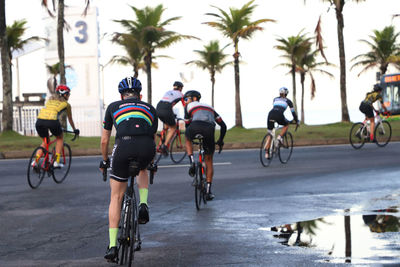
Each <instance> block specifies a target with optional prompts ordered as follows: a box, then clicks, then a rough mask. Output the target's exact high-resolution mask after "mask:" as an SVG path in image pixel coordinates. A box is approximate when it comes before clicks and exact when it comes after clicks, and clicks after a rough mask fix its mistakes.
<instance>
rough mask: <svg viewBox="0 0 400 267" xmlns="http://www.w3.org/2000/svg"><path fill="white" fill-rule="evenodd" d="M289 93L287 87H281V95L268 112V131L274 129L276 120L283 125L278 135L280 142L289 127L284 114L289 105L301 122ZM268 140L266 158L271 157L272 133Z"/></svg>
mask: <svg viewBox="0 0 400 267" xmlns="http://www.w3.org/2000/svg"><path fill="white" fill-rule="evenodd" d="M288 94H289V90H288V89H287V88H286V87H281V88H279V97H275V98H274V101H273V107H272V109H271V111H270V112H269V113H268V132H269V133H271V132H272V129H274V126H275V122H277V123H278V124H279V125H283V128H282V131H281V132H280V134H279V136H278V137H277V139H278V142H282V137H283V136H284V135H285V133H286V131H287V130H288V128H289V121H288V120H287V119H286V118H285V115H284V114H283V113H284V112H285V110H286V109H287V108H288V107H289V108H290V111H291V112H292V115H293V119H294V121H295V122H296V123H297V124H299V120H298V118H297V114H296V112H295V110H294V106H293V102H292V101H291V100H290V99H289V98H287V95H288ZM267 138H268V140H267V142H266V147H265V148H266V149H265V158H267V159H269V158H270V154H269V148H270V146H271V135H269V136H268V137H267Z"/></svg>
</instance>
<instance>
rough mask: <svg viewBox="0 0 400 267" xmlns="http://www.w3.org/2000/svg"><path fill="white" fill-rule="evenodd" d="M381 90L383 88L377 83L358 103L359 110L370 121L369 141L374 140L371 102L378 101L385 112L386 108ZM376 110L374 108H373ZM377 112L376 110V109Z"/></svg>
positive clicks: (373, 119)
mask: <svg viewBox="0 0 400 267" xmlns="http://www.w3.org/2000/svg"><path fill="white" fill-rule="evenodd" d="M382 90H383V88H382V87H381V86H380V85H379V84H375V85H374V90H373V91H371V92H368V93H367V94H366V96H365V99H364V100H363V101H361V104H360V107H359V109H360V111H361V112H362V113H364V115H365V117H366V118H367V119H368V120H369V121H370V127H371V129H370V130H371V131H370V136H369V138H370V141H372V142H376V139H375V136H374V129H375V116H374V110H375V109H374V107H373V103H375V102H376V101H379V102H380V103H381V106H382V108H383V109H384V110H385V112H387V109H386V107H385V105H384V104H383V98H382ZM375 111H376V110H375ZM376 112H378V111H376Z"/></svg>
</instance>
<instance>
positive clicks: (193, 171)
mask: <svg viewBox="0 0 400 267" xmlns="http://www.w3.org/2000/svg"><path fill="white" fill-rule="evenodd" d="M195 174H196V165H195V164H194V162H193V163H192V164H190V167H189V175H190V176H192V177H194V176H195Z"/></svg>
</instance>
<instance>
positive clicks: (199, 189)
mask: <svg viewBox="0 0 400 267" xmlns="http://www.w3.org/2000/svg"><path fill="white" fill-rule="evenodd" d="M203 138H204V137H203V136H202V135H201V134H196V135H195V137H194V139H193V141H192V143H193V144H194V145H198V146H199V159H198V161H197V162H196V163H195V176H194V179H193V183H192V185H193V186H194V202H195V204H196V209H197V210H200V208H201V203H202V202H203V203H204V205H206V204H207V199H206V194H207V181H206V177H204V176H205V173H206V171H205V170H206V166H205V162H204V147H203ZM221 151H222V146H220V147H219V151H218V154H220V153H221Z"/></svg>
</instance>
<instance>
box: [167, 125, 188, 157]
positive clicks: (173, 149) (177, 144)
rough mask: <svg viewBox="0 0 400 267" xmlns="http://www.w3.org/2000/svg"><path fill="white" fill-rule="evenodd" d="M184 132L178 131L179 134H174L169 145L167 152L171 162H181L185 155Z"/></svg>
mask: <svg viewBox="0 0 400 267" xmlns="http://www.w3.org/2000/svg"><path fill="white" fill-rule="evenodd" d="M184 138H185V133H184V132H183V131H180V134H175V136H174V138H173V139H172V142H171V145H170V147H169V154H170V157H171V160H172V162H174V163H181V162H182V160H183V159H184V158H185V156H186V147H185V140H184Z"/></svg>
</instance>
